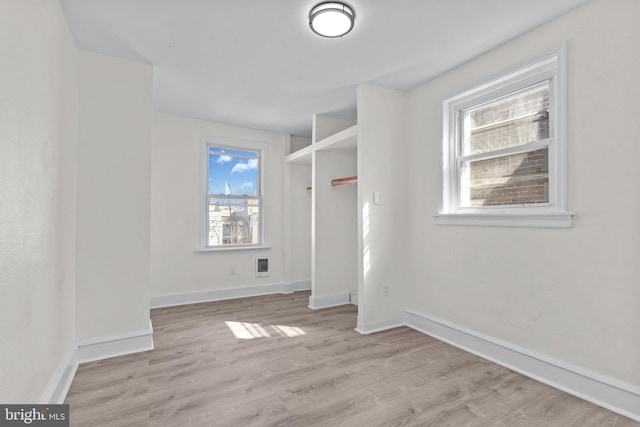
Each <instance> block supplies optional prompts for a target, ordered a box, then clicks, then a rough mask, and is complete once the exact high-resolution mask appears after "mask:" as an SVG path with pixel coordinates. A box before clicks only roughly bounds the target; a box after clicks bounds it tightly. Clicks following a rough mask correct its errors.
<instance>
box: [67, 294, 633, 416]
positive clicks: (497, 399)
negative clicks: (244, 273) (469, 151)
mask: <svg viewBox="0 0 640 427" xmlns="http://www.w3.org/2000/svg"><path fill="white" fill-rule="evenodd" d="M308 296H309V294H308V293H306V292H299V293H295V294H290V295H269V296H261V297H255V298H244V299H237V300H228V301H219V302H211V303H203V304H190V305H184V306H178V307H169V308H158V309H154V310H152V312H151V316H152V321H153V326H154V343H155V350H153V351H149V352H145V353H139V354H134V355H130V356H122V357H117V358H113V359H108V360H103V361H98V362H92V363H87V364H84V365H82V366H80V367H79V369H78V372H77V374H76V377H75V378H74V380H73V383H72V385H71V389H70V390H69V393H68V396H67V399H66V403H68V404H69V405H70V410H71V417H70V418H71V425H72V426H153V427H156V426H160V427H162V426H171V427H174V426H190V427H193V426H195V427H198V426H241V427H245V426H256V427H257V426H260V427H262V426H348V427H351V426H385V427H386V426H455V427H460V426H509V427H518V426H522V427H539V426H563V427H565V426H580V427H590V426H594V427H595V426H598V427H600V426H614V427H619V426H624V427H626V426H640V423H636V422H634V421H632V420H630V419H628V418H625V417H623V416H621V415H618V414H615V413H613V412H610V411H608V410H606V409H603V408H601V407H598V406H595V405H593V404H590V403H588V402H586V401H584V400H581V399H578V398H576V397H574V396H571V395H568V394H566V393H563V392H561V391H559V390H556V389H554V388H551V387H549V386H547V385H545V384H542V383H539V382H536V381H534V380H532V379H530V378H527V377H524V376H522V375H520V374H518V373H516V372H513V371H510V370H509V369H506V368H504V367H501V366H498V365H496V364H493V363H491V362H489V361H486V360H484V359H482V358H479V357H477V356H474V355H472V354H470V353H467V352H464V351H462V350H459V349H457V348H455V347H452V346H450V345H448V344H446V343H443V342H441V341H438V340H436V339H434V338H432V337H429V336H426V335H424V334H421V333H419V332H417V331H414V330H412V329H409V328H406V327H403V328H396V329H392V330H389V331H384V332H380V333H377V334H372V335H366V336H362V335H360V334H358V333H356V332H355V331H354V330H353V328H354V327H355V324H356V315H357V308H356V307H354V306H341V307H334V308H330V309H324V310H310V309H308V308H307V306H306V304H307V301H308Z"/></svg>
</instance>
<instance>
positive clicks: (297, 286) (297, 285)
mask: <svg viewBox="0 0 640 427" xmlns="http://www.w3.org/2000/svg"><path fill="white" fill-rule="evenodd" d="M291 284H292V285H293V292H299V291H310V290H311V280H302V281H300V282H293V283H291Z"/></svg>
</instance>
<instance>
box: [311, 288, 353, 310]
mask: <svg viewBox="0 0 640 427" xmlns="http://www.w3.org/2000/svg"><path fill="white" fill-rule="evenodd" d="M350 303H351V302H350V301H349V292H346V293H344V294H336V295H327V296H322V297H314V296H313V295H311V296H310V297H309V306H308V307H309V308H311V309H313V310H318V309H321V308H329V307H336V306H338V305H346V304H350Z"/></svg>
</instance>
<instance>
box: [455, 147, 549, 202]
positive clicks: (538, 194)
mask: <svg viewBox="0 0 640 427" xmlns="http://www.w3.org/2000/svg"><path fill="white" fill-rule="evenodd" d="M548 151H549V149H548V148H546V147H545V148H542V149H539V150H535V151H530V152H528V153H519V154H514V155H511V156H503V157H497V158H493V159H487V160H479V161H475V162H466V163H465V164H464V165H463V174H462V176H463V177H465V176H468V181H467V182H468V185H467V186H465V187H466V188H464V190H463V206H465V207H473V206H496V205H498V206H499V205H521V204H536V203H548V202H549V190H548V188H549V155H548V154H549V153H548Z"/></svg>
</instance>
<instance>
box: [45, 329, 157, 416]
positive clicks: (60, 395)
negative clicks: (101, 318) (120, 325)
mask: <svg viewBox="0 0 640 427" xmlns="http://www.w3.org/2000/svg"><path fill="white" fill-rule="evenodd" d="M148 350H153V326H152V324H151V319H149V328H148V329H145V330H142V331H136V332H130V333H126V334H121V335H112V336H109V337H101V338H94V339H90V340H84V341H80V342H76V343H74V344H73V346H72V348H70V349H69V351H67V354H65V356H64V357H63V358H62V360H61V361H60V364H59V365H58V368H57V369H56V370H55V372H54V373H53V375H52V376H51V379H50V380H49V384H48V385H47V387H46V388H45V390H44V392H43V393H42V396H41V398H40V403H41V404H60V403H63V402H64V399H65V398H66V397H67V393H68V392H69V387H71V382H72V381H73V377H74V376H75V375H76V371H77V370H78V365H79V364H80V363H86V362H93V361H96V360H102V359H108V358H110V357H117V356H124V355H127V354H133V353H139V352H142V351H148Z"/></svg>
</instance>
